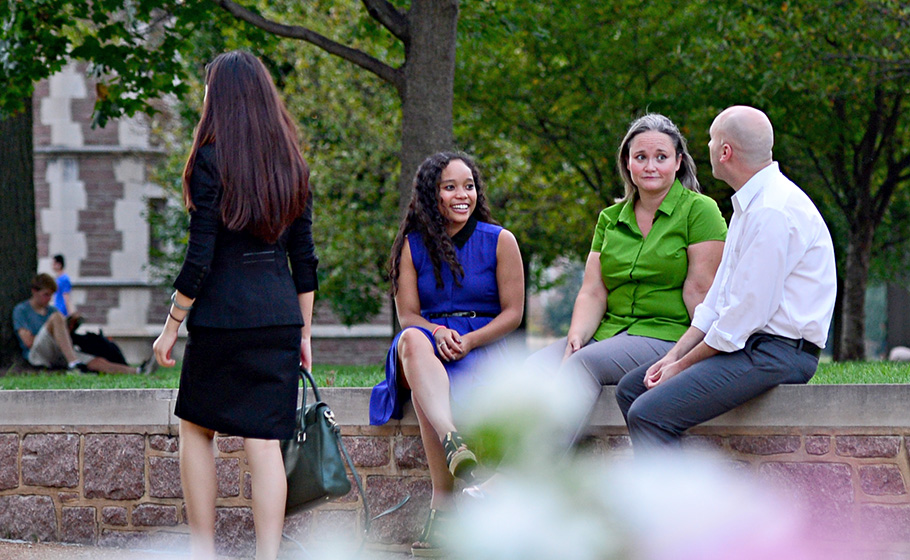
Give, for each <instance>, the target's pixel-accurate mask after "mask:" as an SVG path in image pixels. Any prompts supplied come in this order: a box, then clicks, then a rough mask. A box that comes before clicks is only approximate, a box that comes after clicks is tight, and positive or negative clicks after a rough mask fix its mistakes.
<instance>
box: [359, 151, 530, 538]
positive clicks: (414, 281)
mask: <svg viewBox="0 0 910 560" xmlns="http://www.w3.org/2000/svg"><path fill="white" fill-rule="evenodd" d="M389 276H390V279H391V283H392V294H393V295H394V297H395V304H396V306H397V308H398V320H399V322H400V323H401V326H402V330H401V332H399V333H398V335H397V336H395V338H394V340H393V341H392V347H391V348H390V349H389V353H388V356H387V358H386V379H385V381H383V382H381V383H380V384H379V385H377V386H376V387H374V388H373V393H372V396H371V398H370V423H371V424H374V425H380V424H385V423H386V422H388V421H389V419H390V418H401V416H402V412H403V411H402V407H403V406H404V403H405V402H406V401H407V399H408V396H410V398H411V401H412V402H413V404H414V411H415V412H416V414H417V420H418V422H419V424H420V436H421V439H422V440H423V446H424V450H425V452H426V456H427V463H428V465H429V469H430V479H431V481H432V484H433V496H432V499H431V502H430V516H429V518H428V519H427V524H426V526H425V527H424V532H423V534H422V535H421V537H420V539H419V540H418V541H417V542H415V543H414V544H413V545H412V548H411V551H412V553H413V554H414V555H415V556H436V555H438V554H439V553H440V550H439V546H438V544H439V543H438V539H437V533H438V526H439V520H440V519H442V518H444V517H445V512H447V511H449V510H451V509H452V508H453V505H454V504H453V499H452V489H453V487H454V477H458V478H461V479H462V480H464V481H465V482H471V481H472V479H473V470H474V467H475V466H476V464H477V458H476V457H475V456H474V454H473V453H472V452H471V450H470V449H468V448H467V446H466V445H465V444H464V441H463V440H462V438H461V437H460V436H459V435H458V432H457V430H456V429H455V423H454V420H453V415H452V404H451V400H450V392H451V398H452V399H453V400H455V401H456V402H457V401H458V399H459V395H460V393H461V392H462V390H461V389H462V388H463V387H465V386H467V385H470V383H471V381H472V380H473V379H474V376H475V375H476V374H477V373H478V370H479V368H480V367H481V364H482V363H483V362H485V361H487V360H490V359H495V358H496V357H502V356H504V355H505V340H504V338H505V336H506V335H508V334H509V333H510V332H512V331H513V330H515V328H516V327H518V325H519V323H520V322H521V317H522V313H523V311H524V276H523V268H522V263H521V254H520V253H519V250H518V243H517V242H516V241H515V236H513V235H512V234H511V233H510V232H509V231H508V230H505V229H503V228H502V227H500V226H499V225H496V223H495V222H494V221H493V218H492V216H491V215H490V209H489V207H488V205H487V201H486V197H485V195H484V189H483V183H482V182H481V177H480V173H479V172H478V170H477V167H476V165H475V164H474V162H473V161H472V160H471V158H469V157H468V156H466V155H464V154H456V153H447V152H444V153H438V154H435V155H433V156H431V157H429V158H427V159H426V160H425V161H424V162H423V163H422V164H421V165H420V168H419V169H418V170H417V174H416V176H415V179H414V187H413V192H412V195H411V201H410V204H409V205H408V211H407V215H406V216H405V218H404V220H402V222H401V225H400V227H399V229H398V235H397V236H396V238H395V242H394V243H393V244H392V255H391V258H390V264H389Z"/></svg>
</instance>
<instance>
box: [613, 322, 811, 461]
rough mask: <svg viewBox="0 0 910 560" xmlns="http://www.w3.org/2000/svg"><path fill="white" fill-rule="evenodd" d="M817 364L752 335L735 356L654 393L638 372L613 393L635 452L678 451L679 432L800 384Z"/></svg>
mask: <svg viewBox="0 0 910 560" xmlns="http://www.w3.org/2000/svg"><path fill="white" fill-rule="evenodd" d="M817 367H818V358H816V357H815V356H813V355H811V354H807V353H806V352H803V351H801V350H797V349H796V348H794V347H792V346H789V345H788V344H787V343H785V342H782V341H780V340H777V339H775V338H773V337H770V336H767V335H763V334H754V335H752V336H751V337H749V340H747V341H746V346H745V347H744V348H743V349H742V350H739V351H737V352H730V353H721V354H718V355H716V356H712V357H710V358H708V359H706V360H703V361H701V362H698V363H697V364H695V365H693V366H692V367H690V368H688V369H686V370H684V371H682V372H680V373H679V374H678V375H676V376H675V377H673V378H671V379H670V380H668V381H667V382H666V383H661V384H660V385H658V386H657V387H655V388H654V389H650V390H648V389H646V388H645V386H644V377H645V372H646V371H647V369H648V367H647V366H643V367H640V368H638V369H636V370H635V371H632V372H630V373H628V374H627V375H626V376H625V377H623V378H622V380H621V381H620V382H619V384H618V385H617V387H616V402H617V403H618V404H619V408H620V410H622V414H623V417H625V419H626V425H627V426H628V427H629V435H630V436H631V437H632V445H633V446H634V447H635V449H636V451H641V450H646V451H647V450H649V449H655V448H666V447H678V446H679V440H680V437H681V436H682V434H683V432H685V431H686V430H687V429H689V428H691V427H692V426H695V425H696V424H701V423H702V422H705V421H707V420H710V419H711V418H714V417H715V416H720V415H721V414H723V413H724V412H727V411H728V410H731V409H733V408H736V407H737V406H739V405H741V404H743V403H744V402H746V401H748V400H750V399H752V398H754V397H757V396H758V395H761V394H762V393H764V392H765V391H767V390H769V389H771V388H773V387H776V386H778V385H780V384H783V383H806V382H808V381H809V379H811V378H812V376H813V375H814V374H815V370H816V368H817Z"/></svg>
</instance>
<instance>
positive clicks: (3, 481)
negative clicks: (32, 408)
mask: <svg viewBox="0 0 910 560" xmlns="http://www.w3.org/2000/svg"><path fill="white" fill-rule="evenodd" d="M18 486H19V436H18V435H16V434H0V490H11V489H13V488H16V487H18Z"/></svg>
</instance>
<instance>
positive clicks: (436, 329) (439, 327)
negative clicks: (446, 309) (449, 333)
mask: <svg viewBox="0 0 910 560" xmlns="http://www.w3.org/2000/svg"><path fill="white" fill-rule="evenodd" d="M444 328H445V327H444V326H442V325H439V326H438V327H436V328H435V329H433V337H434V338H435V337H436V331H438V330H439V329H444Z"/></svg>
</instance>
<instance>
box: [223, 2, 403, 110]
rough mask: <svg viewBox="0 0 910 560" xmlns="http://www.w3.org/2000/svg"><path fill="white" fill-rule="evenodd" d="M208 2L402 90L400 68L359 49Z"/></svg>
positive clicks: (228, 5) (236, 6) (232, 5)
mask: <svg viewBox="0 0 910 560" xmlns="http://www.w3.org/2000/svg"><path fill="white" fill-rule="evenodd" d="M211 1H212V2H214V3H215V4H217V5H218V6H219V7H221V8H222V9H224V10H225V11H227V12H228V13H230V14H231V15H232V16H234V17H235V18H237V19H239V20H242V21H245V22H247V23H249V24H250V25H253V26H256V27H258V28H259V29H262V30H264V31H268V32H269V33H272V34H274V35H278V36H281V37H288V38H291V39H299V40H301V41H306V42H307V43H310V44H312V45H315V46H317V47H319V48H320V49H322V50H324V51H325V52H327V53H329V54H333V55H335V56H337V57H340V58H343V59H345V60H347V61H348V62H350V63H352V64H356V65H357V66H360V67H361V68H363V69H364V70H367V71H369V72H372V73H373V74H376V75H377V76H379V77H380V78H381V79H383V80H385V81H386V82H388V83H390V84H392V85H393V86H395V87H396V88H397V89H398V91H399V92H402V91H404V76H403V74H402V72H401V70H400V69H398V68H393V67H391V66H389V65H388V64H386V63H384V62H382V61H381V60H378V59H376V58H373V57H372V56H370V55H368V54H366V53H364V52H362V51H359V50H357V49H352V48H351V47H348V46H345V45H342V44H340V43H336V42H335V41H333V40H331V39H329V38H328V37H324V36H322V35H320V34H319V33H316V32H315V31H312V30H310V29H307V28H306V27H301V26H299V25H285V24H283V23H278V22H275V21H271V20H268V19H266V18H264V17H262V16H260V15H259V14H257V13H255V12H252V11H250V10H248V9H247V8H244V7H243V6H241V5H239V4H237V3H236V2H232V1H231V0H211Z"/></svg>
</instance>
